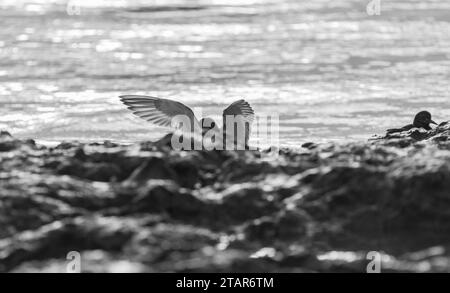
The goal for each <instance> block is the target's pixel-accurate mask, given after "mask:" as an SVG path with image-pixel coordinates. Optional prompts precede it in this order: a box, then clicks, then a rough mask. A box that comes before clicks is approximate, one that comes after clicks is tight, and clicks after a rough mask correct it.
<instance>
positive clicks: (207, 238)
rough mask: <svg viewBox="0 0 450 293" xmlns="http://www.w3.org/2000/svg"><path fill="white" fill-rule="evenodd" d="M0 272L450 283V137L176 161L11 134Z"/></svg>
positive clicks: (145, 148)
mask: <svg viewBox="0 0 450 293" xmlns="http://www.w3.org/2000/svg"><path fill="white" fill-rule="evenodd" d="M0 227H1V228H0V272H65V271H66V266H67V260H66V256H67V254H68V253H69V252H70V251H78V252H80V253H81V256H82V263H81V267H82V271H83V272H361V273H362V272H366V267H367V265H368V264H369V262H370V260H371V259H368V257H367V254H368V252H370V251H375V252H378V253H380V255H381V258H382V265H381V270H382V271H383V272H450V236H449V235H450V233H449V232H450V123H448V122H447V123H442V124H441V125H439V126H438V127H437V128H435V129H433V130H431V131H424V130H419V129H413V130H411V131H408V132H402V133H395V134H391V135H388V136H386V137H378V138H374V139H372V140H370V141H368V142H361V143H348V144H323V145H316V144H313V143H310V144H305V145H304V146H303V148H302V149H301V150H298V151H294V150H289V149H282V150H281V151H280V156H279V157H277V158H270V159H269V158H267V157H266V156H263V155H261V153H260V152H258V151H241V152H230V151H209V152H207V151H187V152H175V151H172V150H170V149H169V148H166V147H164V146H162V145H158V144H157V143H151V142H143V143H140V144H135V145H131V146H123V145H118V144H115V143H111V142H104V143H94V144H84V143H77V142H65V143H61V144H60V145H58V146H56V147H46V146H42V145H37V144H36V143H35V142H34V141H33V140H20V139H16V138H14V137H13V136H11V135H10V134H9V133H7V132H2V133H1V134H0Z"/></svg>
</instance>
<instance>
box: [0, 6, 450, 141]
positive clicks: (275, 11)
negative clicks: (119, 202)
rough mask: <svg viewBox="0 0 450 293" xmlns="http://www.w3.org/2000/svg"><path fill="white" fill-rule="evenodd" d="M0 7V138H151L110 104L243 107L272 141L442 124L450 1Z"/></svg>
mask: <svg viewBox="0 0 450 293" xmlns="http://www.w3.org/2000/svg"><path fill="white" fill-rule="evenodd" d="M365 2H367V3H368V2H369V1H359V0H346V1H326V0H313V1H308V2H304V1H296V0H284V1H269V0H266V1H257V0H246V1H239V0H234V1H229V0H227V1H225V0H204V1H182V0H179V1H169V0H165V1H164V0H158V1H132V0H129V1H127V0H120V1H99V0H95V1H71V2H70V3H71V4H70V5H77V7H76V9H75V10H73V11H75V12H77V13H75V14H71V13H69V10H68V3H69V2H68V1H62V0H52V1H41V0H39V1H37V0H33V1H26V0H20V1H17V0H14V1H12V0H2V1H0V25H1V26H2V29H1V30H0V128H1V129H5V130H8V131H10V132H12V133H13V134H14V135H16V136H18V137H31V138H35V139H38V140H44V141H58V140H81V141H98V140H103V139H109V140H114V141H120V142H134V141H140V140H146V139H157V138H158V137H160V136H162V135H164V133H166V132H167V131H168V130H167V129H164V128H159V127H155V126H152V125H150V124H148V123H146V122H143V121H141V120H139V118H136V117H133V116H132V115H131V113H130V112H128V110H127V109H126V108H125V107H124V106H123V105H121V104H120V101H119V100H118V98H117V97H118V95H121V94H149V95H155V96H160V97H165V98H171V99H176V100H179V101H181V102H183V103H186V104H187V105H188V106H190V107H202V109H203V113H204V114H206V115H211V116H212V117H214V118H217V117H220V114H221V110H222V109H223V108H224V107H226V106H227V105H228V104H229V103H231V102H233V101H234V100H237V99H240V98H245V99H246V100H247V101H249V102H250V103H251V105H252V106H253V108H254V110H255V111H256V113H257V114H260V115H270V114H272V113H277V114H278V115H279V117H280V141H281V143H282V144H284V145H289V146H298V145H300V144H301V143H303V142H307V141H315V142H323V141H330V140H338V141H348V140H365V139H368V138H370V137H371V136H372V135H373V134H382V133H383V131H384V130H385V129H387V128H390V127H393V126H402V125H403V124H406V123H410V122H411V120H412V117H413V116H414V114H415V113H416V112H418V111H420V110H424V109H426V110H429V111H431V112H432V113H433V115H434V117H435V120H437V121H442V120H449V116H450V110H449V106H450V95H449V94H450V86H449V85H448V81H449V80H450V61H449V57H450V51H449V48H450V34H448V32H449V31H450V3H448V2H446V1H433V0H420V1H419V0H415V1H412V0H393V1H387V2H383V5H382V10H381V15H379V16H369V15H368V14H367V13H366V5H367V3H365Z"/></svg>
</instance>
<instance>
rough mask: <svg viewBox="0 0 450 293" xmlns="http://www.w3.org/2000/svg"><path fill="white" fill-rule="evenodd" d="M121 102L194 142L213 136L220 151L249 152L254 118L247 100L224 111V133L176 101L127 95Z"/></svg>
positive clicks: (153, 121) (144, 117)
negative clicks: (199, 138) (192, 139)
mask: <svg viewBox="0 0 450 293" xmlns="http://www.w3.org/2000/svg"><path fill="white" fill-rule="evenodd" d="M120 100H121V101H122V103H124V104H125V105H126V106H127V107H128V109H130V110H131V111H132V112H133V114H135V115H137V116H139V117H140V118H142V119H144V120H147V121H149V122H151V123H153V124H155V125H158V126H163V127H170V128H172V129H173V130H176V131H179V132H181V133H182V134H183V135H186V136H187V137H193V138H194V139H195V138H196V136H197V135H200V136H201V137H202V141H203V142H204V137H205V136H209V137H211V136H213V144H215V146H216V147H217V148H218V149H223V148H226V149H228V148H229V147H230V146H231V147H233V148H234V147H235V148H236V149H248V141H249V137H250V126H251V123H252V122H253V120H254V115H255V114H254V111H253V109H252V107H251V106H250V104H249V103H248V102H246V101H245V100H238V101H235V102H233V103H232V104H231V105H229V106H228V107H227V108H226V109H225V110H223V113H222V117H223V124H222V129H220V128H219V127H218V125H217V123H216V122H215V121H214V120H213V119H211V118H202V119H201V120H198V119H197V117H195V114H194V112H193V111H192V109H191V108H189V107H188V106H186V105H184V104H182V103H180V102H177V101H173V100H169V99H162V98H157V97H151V96H142V95H124V96H120ZM231 128H233V129H231ZM211 133H212V134H213V135H211ZM221 147H222V148H221Z"/></svg>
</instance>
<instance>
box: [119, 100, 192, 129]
mask: <svg viewBox="0 0 450 293" xmlns="http://www.w3.org/2000/svg"><path fill="white" fill-rule="evenodd" d="M120 100H121V101H122V103H124V104H125V105H126V106H127V107H128V109H130V110H131V111H133V114H135V115H137V116H139V117H140V118H142V119H144V120H147V121H149V122H152V123H154V124H156V125H159V126H164V127H172V128H175V129H179V127H178V126H179V122H180V120H179V119H177V118H179V117H180V116H183V117H187V118H188V119H189V121H190V122H191V123H192V124H191V126H190V127H189V125H184V124H183V129H181V130H182V131H183V132H191V131H193V130H198V127H200V122H199V121H198V120H197V118H196V117H195V115H194V112H193V111H192V110H191V108H189V107H188V106H186V105H184V104H182V103H180V102H176V101H172V100H169V99H161V98H156V97H151V96H142V95H125V96H120Z"/></svg>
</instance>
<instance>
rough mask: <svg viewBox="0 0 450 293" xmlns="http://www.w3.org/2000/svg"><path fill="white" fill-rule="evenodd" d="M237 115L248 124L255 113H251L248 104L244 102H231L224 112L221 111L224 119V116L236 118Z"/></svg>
mask: <svg viewBox="0 0 450 293" xmlns="http://www.w3.org/2000/svg"><path fill="white" fill-rule="evenodd" d="M237 115H241V116H243V117H244V118H245V119H246V121H248V122H252V121H253V119H254V118H255V112H254V111H253V109H252V107H251V106H250V104H249V103H248V102H247V101H245V100H239V101H236V102H233V103H232V104H231V105H229V106H228V107H227V108H226V109H225V110H223V117H224V118H225V117H226V116H237Z"/></svg>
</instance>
